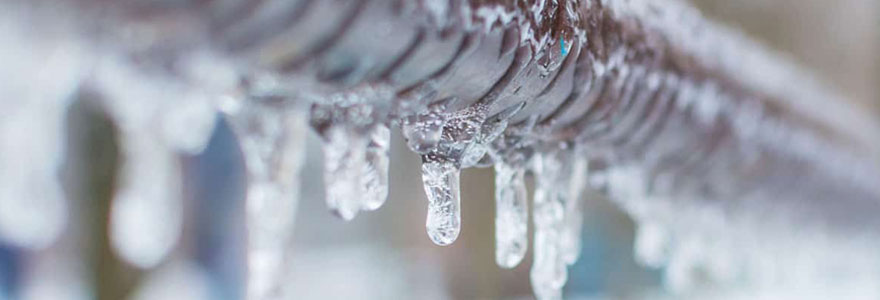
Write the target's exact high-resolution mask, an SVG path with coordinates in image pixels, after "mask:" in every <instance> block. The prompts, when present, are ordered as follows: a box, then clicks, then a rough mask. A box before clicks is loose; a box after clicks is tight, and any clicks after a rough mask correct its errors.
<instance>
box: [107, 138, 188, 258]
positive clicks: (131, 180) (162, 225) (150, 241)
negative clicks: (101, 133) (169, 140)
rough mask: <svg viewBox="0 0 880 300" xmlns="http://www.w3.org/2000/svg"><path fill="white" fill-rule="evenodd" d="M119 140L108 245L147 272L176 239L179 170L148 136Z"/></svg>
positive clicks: (164, 149) (170, 155)
mask: <svg viewBox="0 0 880 300" xmlns="http://www.w3.org/2000/svg"><path fill="white" fill-rule="evenodd" d="M122 139H123V140H122V142H121V144H122V145H121V148H122V154H123V158H124V161H123V163H122V169H121V174H120V178H119V181H118V183H117V186H118V189H117V192H116V196H115V197H114V199H113V204H112V209H111V211H110V242H111V244H112V245H113V248H114V249H115V250H116V251H117V252H118V254H119V256H121V257H123V258H124V259H125V260H126V261H128V262H130V263H132V264H134V265H136V266H138V267H141V268H150V267H153V266H155V265H156V264H158V263H159V262H160V261H161V260H162V259H163V258H164V257H165V256H166V255H167V254H168V253H169V252H170V251H171V249H172V248H173V246H174V245H175V244H176V243H177V238H178V236H179V235H180V230H181V225H182V222H183V215H182V213H183V212H182V211H181V210H182V203H181V199H180V195H181V194H180V193H181V190H180V188H181V187H180V166H179V165H178V163H177V158H176V157H175V155H174V153H173V152H172V151H171V150H170V149H168V148H167V146H166V145H164V144H162V143H161V142H158V141H157V138H156V137H155V136H154V135H153V134H151V133H149V132H128V133H126V134H125V135H123V137H122Z"/></svg>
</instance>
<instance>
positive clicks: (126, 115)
mask: <svg viewBox="0 0 880 300" xmlns="http://www.w3.org/2000/svg"><path fill="white" fill-rule="evenodd" d="M95 86H96V88H97V89H98V91H100V92H101V94H102V96H103V99H104V101H103V104H104V106H105V107H106V110H107V112H108V113H109V115H110V116H111V117H112V118H113V120H114V122H115V123H116V125H117V127H118V128H119V131H120V149H121V154H122V158H123V161H122V167H121V169H120V172H121V174H120V175H119V178H118V182H117V191H116V195H115V197H114V200H113V202H112V208H111V212H110V240H111V244H112V245H113V248H114V250H116V251H117V252H118V254H119V255H120V256H121V257H122V258H124V259H125V260H126V261H128V262H129V263H131V264H133V265H136V266H138V267H141V268H150V267H153V266H155V265H156V264H158V263H159V262H161V261H162V259H164V257H165V256H167V254H168V253H169V252H170V251H171V249H173V247H174V245H175V244H176V243H177V239H178V237H179V236H180V230H181V226H182V222H183V220H182V218H183V216H182V213H183V212H182V211H181V210H182V203H181V200H182V198H181V186H180V180H181V170H180V163H179V161H178V159H177V155H176V153H175V149H181V150H186V149H187V148H190V147H192V148H201V147H203V146H199V144H204V143H205V142H207V136H209V134H210V130H204V128H213V122H214V120H213V118H214V117H213V116H214V114H215V112H214V110H212V109H204V108H202V109H184V110H180V111H176V110H175V108H176V107H197V108H198V107H205V106H206V105H209V103H208V101H209V100H210V99H209V97H207V96H195V95H193V91H192V90H191V89H189V88H187V87H185V86H183V85H182V84H180V83H178V82H176V81H174V80H172V79H168V78H161V77H149V76H143V75H142V74H139V73H138V71H136V70H134V66H133V65H132V64H131V63H129V62H127V61H126V60H125V59H124V58H121V57H115V56H112V55H110V56H108V57H107V58H105V59H104V60H103V61H101V62H100V63H99V65H98V68H97V71H96V76H95ZM199 102H202V103H199ZM174 119H180V121H175V120H174ZM174 125H176V126H174ZM156 128H160V129H164V130H156ZM199 129H202V130H199ZM181 132H187V133H186V135H185V136H184V135H181ZM196 132H198V134H197V133H196Z"/></svg>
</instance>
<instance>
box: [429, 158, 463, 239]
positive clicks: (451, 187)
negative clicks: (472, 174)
mask: <svg viewBox="0 0 880 300" xmlns="http://www.w3.org/2000/svg"><path fill="white" fill-rule="evenodd" d="M460 174H461V170H460V169H459V168H458V167H457V166H455V164H454V163H452V162H448V161H442V160H432V159H426V158H423V162H422V182H423V183H424V185H425V194H427V196H428V217H427V220H426V221H425V227H426V228H427V231H428V237H430V238H431V241H433V242H434V244H437V245H440V246H446V245H449V244H452V242H454V241H455V239H456V238H458V234H459V232H461V199H460V195H459V193H460V190H459V176H460Z"/></svg>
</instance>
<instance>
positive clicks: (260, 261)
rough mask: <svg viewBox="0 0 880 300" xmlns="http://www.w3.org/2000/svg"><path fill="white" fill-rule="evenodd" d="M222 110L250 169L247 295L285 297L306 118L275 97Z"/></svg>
mask: <svg viewBox="0 0 880 300" xmlns="http://www.w3.org/2000/svg"><path fill="white" fill-rule="evenodd" d="M229 101H230V102H231V103H225V105H224V106H223V107H224V108H225V109H224V112H225V113H226V114H227V119H228V120H229V123H230V124H231V125H232V128H233V130H234V132H235V134H236V136H237V137H238V139H239V143H240V145H241V149H242V152H243V154H244V157H245V166H246V168H247V172H248V187H247V199H246V218H247V221H246V224H247V234H248V236H247V265H248V279H247V286H246V290H247V299H279V298H280V299H284V298H288V297H290V295H291V294H290V291H289V290H288V289H286V288H285V287H286V286H287V285H286V283H287V280H288V278H289V277H288V276H289V272H290V270H291V268H292V267H293V266H292V265H291V261H290V255H291V249H290V247H291V240H292V238H293V229H294V226H293V225H294V223H295V220H296V218H295V217H296V212H297V206H298V203H299V195H300V192H299V172H300V169H301V167H302V162H303V158H304V156H305V155H304V154H305V137H306V135H305V133H306V130H307V128H308V125H307V122H306V120H307V118H306V115H305V113H304V112H302V111H301V110H302V109H297V108H295V107H291V105H290V103H286V102H279V101H273V99H260V98H246V99H230V100H229Z"/></svg>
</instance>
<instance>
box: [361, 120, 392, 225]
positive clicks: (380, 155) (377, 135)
mask: <svg viewBox="0 0 880 300" xmlns="http://www.w3.org/2000/svg"><path fill="white" fill-rule="evenodd" d="M390 144H391V131H390V130H389V129H388V126H387V125H385V124H379V125H376V126H375V127H374V128H373V129H372V130H371V131H370V143H369V145H367V153H366V156H367V157H366V159H367V162H366V164H364V174H362V176H363V177H362V178H361V179H362V180H363V181H364V183H363V185H364V188H365V189H366V191H365V194H364V199H363V202H362V208H363V209H364V210H376V209H379V207H382V204H384V203H385V200H387V199H388V163H389V158H388V151H389V147H390V146H391V145H390Z"/></svg>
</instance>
